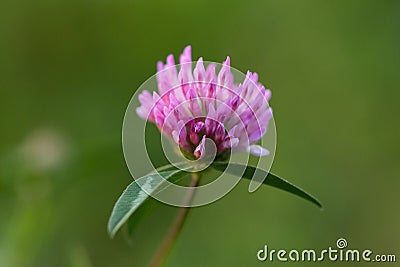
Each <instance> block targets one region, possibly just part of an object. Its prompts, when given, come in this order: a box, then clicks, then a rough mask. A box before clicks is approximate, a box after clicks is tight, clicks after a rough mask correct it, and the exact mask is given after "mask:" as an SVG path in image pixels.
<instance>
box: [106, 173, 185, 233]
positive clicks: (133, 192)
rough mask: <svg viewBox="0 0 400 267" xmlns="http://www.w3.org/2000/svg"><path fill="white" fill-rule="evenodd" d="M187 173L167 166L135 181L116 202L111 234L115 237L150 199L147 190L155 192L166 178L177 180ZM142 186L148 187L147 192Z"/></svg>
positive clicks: (112, 214)
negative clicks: (136, 211)
mask: <svg viewBox="0 0 400 267" xmlns="http://www.w3.org/2000/svg"><path fill="white" fill-rule="evenodd" d="M186 174H187V173H186V172H184V171H183V170H179V169H176V168H173V167H172V166H166V167H165V169H164V170H163V171H159V172H158V173H157V172H153V173H150V174H148V175H145V176H143V177H141V178H139V179H136V180H135V181H133V182H132V183H131V184H130V185H128V187H127V188H126V189H125V191H124V192H123V193H122V195H121V196H120V197H119V199H118V200H117V203H115V206H114V209H113V211H112V213H111V216H110V219H109V221H108V233H109V235H110V236H111V237H113V236H114V235H115V234H116V232H117V231H118V230H119V229H120V228H121V226H122V225H123V224H124V223H125V222H126V221H127V220H128V218H129V217H130V216H131V215H132V213H133V212H134V211H135V210H136V209H137V208H138V207H139V206H140V205H141V204H142V203H143V202H144V201H146V199H148V197H149V195H148V194H147V193H146V192H148V193H153V192H155V191H156V190H157V189H159V188H160V186H161V185H162V184H163V183H164V182H165V180H173V181H176V180H178V179H180V178H182V177H183V176H184V175H186ZM142 187H144V188H146V192H145V191H143V190H142Z"/></svg>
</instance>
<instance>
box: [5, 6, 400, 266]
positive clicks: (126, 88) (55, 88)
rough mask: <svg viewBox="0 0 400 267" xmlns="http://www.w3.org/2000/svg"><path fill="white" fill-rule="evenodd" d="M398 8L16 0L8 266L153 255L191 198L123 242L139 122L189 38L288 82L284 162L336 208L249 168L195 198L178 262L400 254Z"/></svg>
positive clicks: (8, 73) (269, 79) (9, 32)
mask: <svg viewBox="0 0 400 267" xmlns="http://www.w3.org/2000/svg"><path fill="white" fill-rule="evenodd" d="M399 14H400V2H399V1H395V0H393V1H389V0H384V1H363V0H351V1H348V0H338V1H317V0H315V1H311V0H305V1H295V0H292V1H289V0H283V1H236V0H234V1H196V2H195V1H158V2H157V1H127V0H124V1H122V0H116V1H110V0H99V1H93V0H79V1H77V0H58V1H50V0H47V1H46V0H39V1H29V0H3V1H1V3H0V34H1V39H0V40H1V41H0V62H1V63H0V88H1V91H0V123H1V132H0V137H1V138H0V266H2V267H3V266H4V267H8V266H10V267H24V266H40V267H43V266H60V267H63V266H73V267H90V266H96V267H97V266H122V267H123V266H145V265H146V263H147V262H148V260H149V259H150V257H151V255H152V254H153V253H154V250H155V248H156V247H157V245H158V244H159V243H160V241H161V240H162V236H163V234H164V232H165V229H166V228H168V225H169V223H170V221H171V218H172V217H173V214H174V213H175V212H176V209H175V208H171V207H168V206H165V205H160V206H159V207H158V208H156V210H155V211H154V213H151V214H150V215H148V216H146V217H143V218H142V219H141V220H140V223H139V222H138V225H137V228H136V230H135V233H134V238H133V240H132V241H129V240H128V239H127V238H126V234H124V231H122V232H121V233H120V234H119V235H118V236H117V237H116V238H115V239H113V240H110V239H109V237H108V235H107V232H106V224H107V220H108V216H109V215H110V212H111V209H112V206H113V204H114V202H115V201H116V199H117V198H118V196H119V195H120V193H121V192H122V190H123V189H124V188H125V186H126V185H127V184H129V183H130V182H131V180H132V178H131V176H130V174H129V172H128V170H127V168H126V166H125V163H124V158H123V154H122V148H121V127H122V120H123V115H124V112H125V108H126V106H127V104H128V102H129V100H130V97H131V96H132V95H133V93H134V91H135V90H136V88H138V86H139V85H140V84H141V83H143V82H144V81H145V80H146V79H147V78H148V77H150V76H151V75H153V74H154V72H155V64H156V61H157V60H160V59H163V60H164V59H165V57H166V56H167V55H168V54H169V53H174V54H175V55H177V54H179V53H180V52H181V50H182V49H183V48H184V46H186V45H187V44H191V45H192V48H193V55H194V58H198V57H200V56H203V57H204V58H205V60H209V61H217V62H222V61H223V60H224V59H225V57H226V56H227V55H230V56H231V59H232V65H233V66H234V67H235V68H237V69H239V70H241V71H243V72H245V71H247V70H248V69H250V70H252V71H256V72H258V73H259V75H260V79H261V81H262V82H263V83H264V84H266V85H267V86H268V87H270V88H271V89H272V92H273V97H272V102H271V106H272V107H273V108H274V115H275V120H276V124H277V132H278V145H277V153H276V158H275V161H274V165H273V167H272V171H273V172H275V173H278V174H280V175H281V176H283V177H286V178H288V179H289V180H291V181H293V182H294V183H295V184H297V185H299V186H301V187H303V188H305V189H306V190H307V191H309V192H311V193H313V194H314V195H316V196H317V197H318V198H319V199H320V200H321V201H322V202H323V204H324V206H325V210H324V211H323V212H321V211H320V210H318V209H317V208H315V207H314V206H312V205H310V204H309V203H308V202H306V201H303V200H300V199H298V198H296V197H294V196H292V195H290V194H287V193H284V192H281V191H278V190H276V189H273V188H270V187H262V188H261V189H259V190H258V191H256V192H255V193H253V194H249V193H248V192H247V186H248V182H247V181H243V182H241V183H240V184H239V186H237V187H236V188H235V189H234V190H233V191H232V192H231V193H230V194H229V195H227V196H226V197H224V198H223V199H221V200H219V201H217V202H215V203H213V204H211V205H208V206H205V207H200V208H195V209H193V210H191V212H190V214H189V217H188V220H187V223H186V224H185V226H184V228H183V230H182V233H181V235H180V237H179V239H178V242H177V243H176V246H175V247H174V248H173V250H172V252H171V254H170V256H169V258H168V259H167V262H166V266H262V265H266V264H267V265H268V264H270V265H272V264H271V263H260V262H258V261H257V259H256V252H257V251H258V250H259V249H261V248H262V247H263V246H264V245H265V244H267V245H269V246H270V247H272V248H284V249H292V248H298V249H305V248H314V249H323V248H326V247H329V246H335V243H336V240H337V239H338V238H340V237H343V238H346V239H347V241H348V243H349V247H352V248H359V249H366V248H368V249H371V250H373V251H374V252H375V253H383V254H385V253H391V254H396V255H397V258H398V259H397V260H398V261H399V257H400V253H399V251H400V227H399V225H400V214H399V211H398V203H399V201H400V194H399V186H400V179H399V170H400V167H399V166H400V162H399V149H400V146H399V133H400V124H399V119H398V116H399V111H400V105H399V97H400V86H399V85H400V78H399V68H400V49H399V47H400V16H399ZM137 157H141V155H137ZM286 264H288V263H278V262H275V263H273V265H274V266H285V265H286ZM292 265H293V264H292ZM294 265H296V264H294ZM297 265H302V263H297ZM308 265H317V264H310V263H307V266H308ZM319 265H321V266H342V265H351V264H350V263H349V264H346V263H331V262H328V261H325V262H323V263H319ZM353 265H358V266H364V263H358V264H353ZM377 265H382V266H386V265H385V264H377ZM387 266H396V263H394V264H393V263H392V264H387Z"/></svg>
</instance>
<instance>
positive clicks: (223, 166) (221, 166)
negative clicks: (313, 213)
mask: <svg viewBox="0 0 400 267" xmlns="http://www.w3.org/2000/svg"><path fill="white" fill-rule="evenodd" d="M228 166H229V167H228ZM211 167H212V168H214V169H216V170H219V171H221V172H223V171H227V172H228V173H230V174H233V175H236V176H237V175H241V176H242V177H243V178H246V179H249V180H251V179H252V178H253V175H254V173H255V172H256V171H257V172H258V173H257V175H263V177H266V179H264V180H263V184H266V185H270V186H272V187H275V188H279V189H281V190H284V191H286V192H289V193H292V194H294V195H296V196H299V197H301V198H303V199H306V200H308V201H310V202H312V203H314V204H315V205H317V206H318V207H320V208H321V209H322V205H321V203H320V202H319V201H318V200H317V199H316V198H315V197H313V196H312V195H310V194H308V193H307V192H305V191H304V190H303V189H301V188H299V187H297V186H295V185H293V184H292V183H290V182H289V181H287V180H285V179H282V178H280V177H279V176H277V175H275V174H273V173H269V172H266V171H264V170H262V169H259V168H256V167H253V166H246V165H243V164H239V163H228V162H214V163H213V164H212V165H211ZM243 171H244V172H243Z"/></svg>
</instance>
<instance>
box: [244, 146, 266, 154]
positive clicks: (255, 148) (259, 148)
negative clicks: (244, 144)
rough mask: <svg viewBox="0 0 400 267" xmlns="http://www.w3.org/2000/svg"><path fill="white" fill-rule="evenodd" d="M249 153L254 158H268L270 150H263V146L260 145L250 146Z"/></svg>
mask: <svg viewBox="0 0 400 267" xmlns="http://www.w3.org/2000/svg"><path fill="white" fill-rule="evenodd" d="M248 152H249V153H251V154H253V155H254V156H258V157H262V156H268V155H269V151H268V149H265V148H263V147H262V146H259V145H250V146H249V147H248Z"/></svg>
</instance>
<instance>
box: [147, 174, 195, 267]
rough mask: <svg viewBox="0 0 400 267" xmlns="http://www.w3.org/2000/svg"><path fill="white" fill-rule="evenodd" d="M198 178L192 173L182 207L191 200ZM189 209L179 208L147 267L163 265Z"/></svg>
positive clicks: (187, 204)
mask: <svg viewBox="0 0 400 267" xmlns="http://www.w3.org/2000/svg"><path fill="white" fill-rule="evenodd" d="M199 179H200V176H199V174H198V173H192V180H191V181H190V185H189V186H190V187H191V190H190V191H189V192H188V194H187V195H186V196H185V199H184V202H183V204H184V206H189V205H190V203H191V202H192V200H193V197H194V192H195V189H196V188H195V187H197V185H198V184H199ZM189 209H190V207H181V208H180V209H179V211H178V214H177V215H176V217H175V220H174V222H173V223H172V225H171V227H170V228H169V231H168V233H167V235H166V236H165V238H164V240H163V242H162V244H161V245H160V247H159V248H158V250H157V252H156V253H155V254H154V256H153V258H152V260H151V262H150V264H149V266H150V267H159V266H161V265H162V264H163V262H164V260H165V259H166V257H167V255H168V253H169V252H170V250H171V248H172V246H173V245H174V243H175V241H176V239H177V237H178V235H179V233H180V231H181V229H182V226H183V223H184V222H185V220H186V217H187V215H188V212H189Z"/></svg>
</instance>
